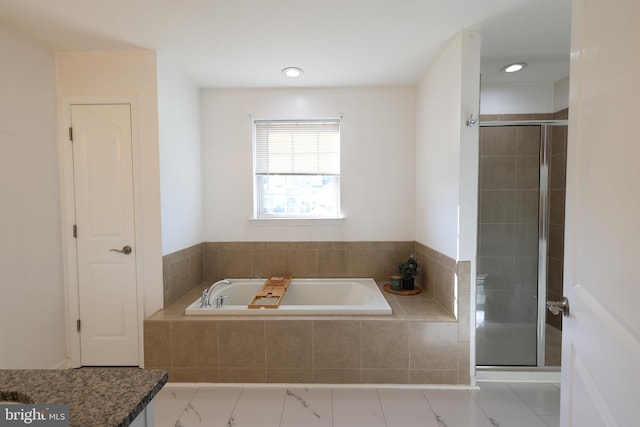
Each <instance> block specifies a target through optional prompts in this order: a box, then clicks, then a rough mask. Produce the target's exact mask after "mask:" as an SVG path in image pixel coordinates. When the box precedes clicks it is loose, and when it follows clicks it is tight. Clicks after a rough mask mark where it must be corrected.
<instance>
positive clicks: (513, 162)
mask: <svg viewBox="0 0 640 427" xmlns="http://www.w3.org/2000/svg"><path fill="white" fill-rule="evenodd" d="M539 149H540V129H539V127H537V126H511V127H483V128H481V129H480V177H479V178H480V179H479V186H480V191H479V221H478V237H479V238H478V269H477V270H478V275H479V277H481V278H484V284H483V285H484V288H483V290H484V295H485V297H486V299H485V301H484V304H483V305H482V304H481V305H479V306H478V309H479V310H480V311H482V310H483V311H484V313H482V315H483V318H484V319H483V320H484V321H495V322H509V323H529V322H535V320H536V313H537V307H536V294H537V290H536V289H537V265H538V262H537V255H538V254H537V247H538V246H537V244H538V198H539V191H538V182H539V170H540V167H539ZM481 291H482V289H479V292H481Z"/></svg>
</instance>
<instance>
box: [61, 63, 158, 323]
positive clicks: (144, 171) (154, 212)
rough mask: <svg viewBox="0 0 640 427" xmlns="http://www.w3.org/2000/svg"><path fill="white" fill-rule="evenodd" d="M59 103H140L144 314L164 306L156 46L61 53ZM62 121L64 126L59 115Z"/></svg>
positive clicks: (139, 205) (138, 159) (139, 196)
mask: <svg viewBox="0 0 640 427" xmlns="http://www.w3.org/2000/svg"><path fill="white" fill-rule="evenodd" d="M56 65H57V76H58V96H59V100H60V108H61V110H62V107H63V105H64V102H63V101H64V99H65V98H68V97H87V98H92V99H101V98H117V97H122V96H127V97H134V98H135V99H136V103H137V107H138V108H137V111H135V112H134V115H135V116H136V117H137V128H136V129H134V130H133V132H135V133H137V137H138V142H139V147H138V151H139V152H138V153H135V154H136V155H134V162H137V170H138V172H139V173H138V174H137V175H134V180H136V182H137V184H136V189H137V190H138V192H137V194H136V201H137V202H138V203H137V204H136V206H135V209H136V217H141V219H140V223H139V225H140V226H141V227H142V229H141V230H136V235H141V236H143V239H144V243H143V246H142V247H141V246H140V245H138V247H137V248H136V250H137V251H138V252H139V253H140V255H141V257H142V265H138V266H137V267H138V269H142V270H141V271H140V273H141V275H142V281H143V289H144V315H145V316H149V315H151V314H153V313H154V312H155V311H157V310H158V309H160V308H162V304H163V302H162V300H163V290H162V239H161V223H160V171H159V163H160V162H159V147H158V97H157V91H158V86H157V79H156V75H157V74H156V73H157V63H156V54H155V52H152V51H126V52H70V51H65V52H57V53H56ZM60 120H61V122H60V126H61V127H64V125H65V124H64V123H62V120H63V119H62V117H61V119H60Z"/></svg>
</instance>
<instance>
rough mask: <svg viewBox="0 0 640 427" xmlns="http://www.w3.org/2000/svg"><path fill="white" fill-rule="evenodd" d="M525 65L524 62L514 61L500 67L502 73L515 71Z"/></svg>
mask: <svg viewBox="0 0 640 427" xmlns="http://www.w3.org/2000/svg"><path fill="white" fill-rule="evenodd" d="M526 66H527V63H526V62H514V63H513V64H509V65H505V66H504V67H502V68H501V69H500V71H502V72H503V73H517V72H518V71H521V70H522V69H523V68H524V67H526Z"/></svg>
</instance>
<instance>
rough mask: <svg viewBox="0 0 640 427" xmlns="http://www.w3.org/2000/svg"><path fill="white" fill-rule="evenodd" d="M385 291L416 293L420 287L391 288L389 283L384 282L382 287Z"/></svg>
mask: <svg viewBox="0 0 640 427" xmlns="http://www.w3.org/2000/svg"><path fill="white" fill-rule="evenodd" d="M382 289H384V291H385V292H389V293H390V294H395V295H417V294H419V293H420V288H413V289H411V290H409V289H391V283H385V284H384V286H383V287H382Z"/></svg>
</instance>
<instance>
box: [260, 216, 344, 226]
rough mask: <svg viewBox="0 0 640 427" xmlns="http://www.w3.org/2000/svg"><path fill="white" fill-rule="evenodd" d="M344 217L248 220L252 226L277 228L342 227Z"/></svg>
mask: <svg viewBox="0 0 640 427" xmlns="http://www.w3.org/2000/svg"><path fill="white" fill-rule="evenodd" d="M344 221H345V217H340V218H278V217H272V218H249V223H251V224H253V225H269V226H271V225H277V226H311V225H313V226H318V225H320V226H324V225H342V224H343V223H344Z"/></svg>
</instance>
